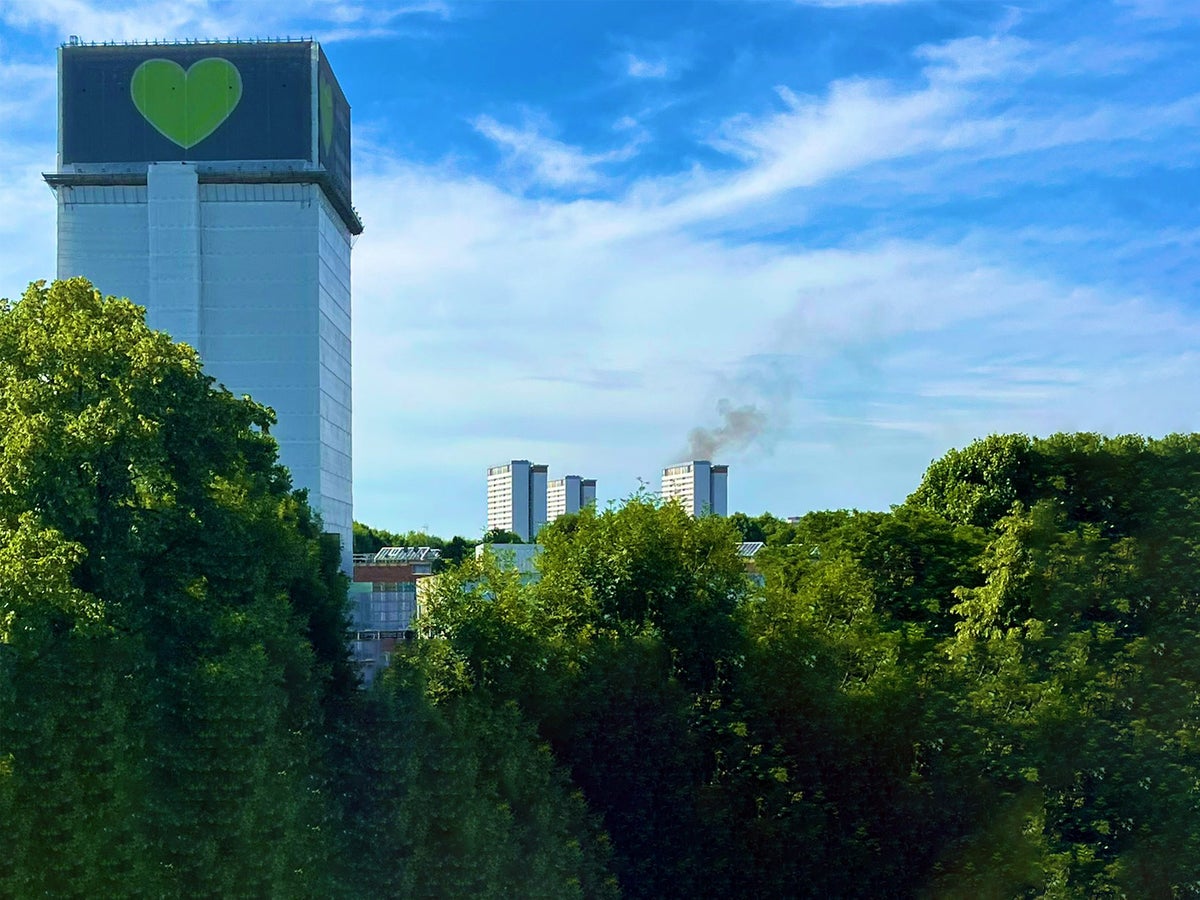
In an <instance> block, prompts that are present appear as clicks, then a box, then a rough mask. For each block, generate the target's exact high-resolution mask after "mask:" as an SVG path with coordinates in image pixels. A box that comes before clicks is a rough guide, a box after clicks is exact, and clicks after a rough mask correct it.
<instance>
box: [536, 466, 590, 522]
mask: <svg viewBox="0 0 1200 900" xmlns="http://www.w3.org/2000/svg"><path fill="white" fill-rule="evenodd" d="M595 502H596V479H595V478H583V477H581V476H579V475H565V476H563V477H562V478H556V479H554V480H553V481H551V482H549V483H548V484H547V486H546V521H548V522H553V521H554V520H555V519H557V518H558V517H559V516H561V515H564V514H566V513H575V512H579V511H580V510H581V509H583V508H584V507H585V506H589V505H591V504H593V503H595Z"/></svg>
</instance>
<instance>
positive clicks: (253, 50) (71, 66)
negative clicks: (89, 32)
mask: <svg viewBox="0 0 1200 900" xmlns="http://www.w3.org/2000/svg"><path fill="white" fill-rule="evenodd" d="M61 65H62V71H61V76H60V77H61V84H60V90H61V92H62V106H61V115H62V131H61V140H62V145H61V152H62V160H61V161H62V164H63V165H74V164H85V163H141V162H168V161H174V160H182V161H188V162H204V161H213V160H245V161H255V160H303V161H311V160H313V158H314V156H313V108H314V103H313V93H312V92H313V83H312V65H313V63H312V44H311V43H310V42H308V41H292V42H279V43H270V42H263V43H213V44H159V45H119V46H99V47H96V46H67V47H64V48H63V52H62V64H61ZM326 68H327V66H326ZM329 83H330V84H331V85H333V86H334V87H335V88H336V84H337V82H336V81H334V80H333V77H332V73H330V75H329ZM335 93H336V97H341V96H342V95H341V91H340V90H338V91H336V92H335ZM341 102H342V104H343V105H344V104H345V98H342V100H341ZM335 107H336V102H335ZM335 118H336V114H335ZM346 119H347V121H348V120H349V109H348V108H347V112H346ZM346 157H347V184H348V179H349V175H348V171H349V137H348V129H347V147H346ZM347 193H348V191H347Z"/></svg>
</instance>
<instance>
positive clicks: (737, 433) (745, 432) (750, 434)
mask: <svg viewBox="0 0 1200 900" xmlns="http://www.w3.org/2000/svg"><path fill="white" fill-rule="evenodd" d="M717 414H718V415H720V417H721V424H720V425H718V426H717V427H715V428H693V429H692V430H691V431H690V432H688V449H687V453H686V454H685V456H684V457H683V458H684V459H708V460H712V459H715V457H716V455H717V454H718V453H719V452H721V451H723V450H740V449H741V448H743V447H745V446H746V445H747V444H749V443H750V442H751V441H753V440H754V439H755V438H756V437H758V436H759V435H760V434H762V432H763V430H764V429H765V428H766V427H767V416H766V414H765V413H763V412H762V411H761V410H760V409H759V408H758V407H757V406H755V405H754V404H752V403H751V404H747V405H745V406H734V405H733V404H732V403H730V402H729V401H728V400H721V401H719V402H718V403H717Z"/></svg>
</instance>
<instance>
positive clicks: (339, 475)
mask: <svg viewBox="0 0 1200 900" xmlns="http://www.w3.org/2000/svg"><path fill="white" fill-rule="evenodd" d="M58 73H59V93H58V95H59V98H60V99H59V103H60V108H59V123H60V126H59V135H58V169H57V171H56V172H54V173H51V174H48V175H46V180H47V182H49V184H50V185H51V187H52V188H54V190H55V193H56V195H57V199H58V275H59V277H60V278H67V277H70V276H74V275H83V276H85V277H87V278H89V279H90V280H91V281H92V283H93V284H95V285H96V287H97V288H98V289H99V290H101V291H103V292H104V293H107V294H117V295H120V296H125V297H129V298H130V299H131V300H133V301H134V302H135V303H138V304H141V305H143V306H145V307H146V314H147V316H146V317H147V320H148V322H149V324H150V325H151V327H154V328H160V329H163V330H165V331H167V332H169V333H170V334H171V336H172V337H173V338H174V339H175V340H179V341H186V342H187V343H189V344H191V345H192V346H193V347H195V348H196V349H197V350H198V351H199V352H200V356H201V358H202V359H203V361H204V365H205V369H206V371H207V372H208V373H209V374H211V375H212V376H214V377H215V378H216V379H217V381H218V382H220V383H222V384H224V385H225V386H226V387H228V388H229V389H230V390H231V391H233V392H234V393H237V394H241V393H246V394H250V395H251V396H252V397H253V398H254V399H255V400H257V401H259V402H260V403H264V404H266V405H268V406H271V407H273V408H274V410H275V412H276V414H277V415H278V424H277V425H276V427H275V428H274V429H272V434H273V436H274V437H275V438H276V439H277V440H278V441H279V454H280V461H281V462H282V463H283V464H284V465H286V466H287V467H288V468H289V469H290V470H291V473H292V478H293V483H294V484H295V485H296V487H300V488H307V489H308V492H309V500H310V502H311V503H312V504H313V506H314V507H315V508H316V509H317V510H318V511H319V512H320V513H321V516H322V518H323V519H324V523H325V529H326V530H327V531H330V532H334V533H336V534H337V535H338V536H339V537H340V538H341V540H342V553H343V565H344V568H345V569H346V571H349V569H350V554H351V549H352V548H351V519H352V503H353V493H352V485H351V477H352V465H351V440H350V434H351V397H350V389H351V379H350V245H351V237H352V235H356V234H358V233H359V232H361V231H362V225H361V224H360V222H359V220H358V216H357V215H356V214H355V212H354V209H353V207H352V206H351V204H350V107H349V105H348V104H347V103H346V98H345V97H344V96H343V94H342V91H341V88H340V87H339V86H338V83H337V79H336V78H335V77H334V75H333V71H332V69H330V67H329V62H328V61H327V60H326V58H325V55H324V53H322V51H321V49H320V47H319V46H318V45H317V44H315V43H313V42H311V41H278V42H253V41H250V42H235V43H178V44H172V43H165V44H154V45H152V46H150V45H142V44H131V45H107V46H85V45H75V44H71V45H66V46H63V47H62V48H61V49H60V50H59V57H58Z"/></svg>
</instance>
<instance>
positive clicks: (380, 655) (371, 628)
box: [350, 547, 441, 685]
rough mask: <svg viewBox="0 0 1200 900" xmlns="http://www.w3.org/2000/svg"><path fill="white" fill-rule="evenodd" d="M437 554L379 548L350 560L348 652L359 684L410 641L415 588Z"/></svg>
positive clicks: (429, 550) (368, 681) (427, 550)
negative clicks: (357, 670)
mask: <svg viewBox="0 0 1200 900" xmlns="http://www.w3.org/2000/svg"><path fill="white" fill-rule="evenodd" d="M440 556H441V551H440V550H437V549H434V548H432V547H384V548H383V549H382V550H380V551H378V552H376V553H366V554H355V556H354V581H353V582H352V583H351V585H350V651H351V655H352V657H353V659H354V661H355V663H356V664H357V665H358V667H359V672H360V674H361V675H362V679H363V683H364V684H368V685H369V684H371V683H372V682H373V681H374V680H375V676H376V675H377V674H378V672H379V671H380V670H382V669H384V668H386V667H387V665H388V663H389V662H390V661H391V656H392V653H393V652H394V651H395V648H396V644H397V643H401V642H404V641H407V640H412V638H413V636H414V634H413V619H415V618H416V615H417V583H418V582H419V581H420V580H422V579H423V578H427V577H429V576H430V575H432V574H433V564H434V562H436V561H437V560H438V559H439V558H440Z"/></svg>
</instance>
